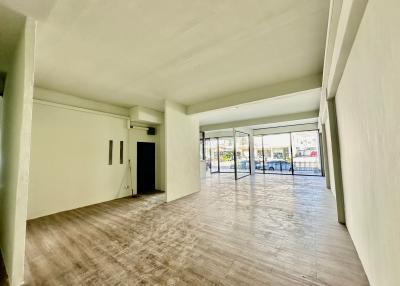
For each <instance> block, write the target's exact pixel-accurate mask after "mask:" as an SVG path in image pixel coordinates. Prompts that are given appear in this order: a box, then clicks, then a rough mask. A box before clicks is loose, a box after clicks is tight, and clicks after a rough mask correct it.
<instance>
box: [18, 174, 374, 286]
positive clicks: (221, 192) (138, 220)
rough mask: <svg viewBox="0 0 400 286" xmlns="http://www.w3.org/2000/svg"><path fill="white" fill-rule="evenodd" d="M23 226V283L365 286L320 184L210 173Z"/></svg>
mask: <svg viewBox="0 0 400 286" xmlns="http://www.w3.org/2000/svg"><path fill="white" fill-rule="evenodd" d="M163 196H164V195H163V194H157V195H153V196H144V197H140V198H136V199H132V198H123V199H118V200H114V201H111V202H106V203H102V204H98V205H93V206H89V207H85V208H81V209H76V210H72V211H67V212H63V213H59V214H55V215H51V216H47V217H43V218H39V219H35V220H32V221H29V222H28V227H27V244H26V263H25V264H26V274H25V280H26V284H28V285H274V286H275V285H285V286H286V285H340V286H345V285H349V286H358V285H368V281H367V278H366V276H365V273H364V271H363V268H362V266H361V263H360V260H359V258H358V256H357V253H356V251H355V249H354V246H353V244H352V241H351V239H350V236H349V234H348V232H347V230H346V228H345V227H344V226H342V225H340V224H338V223H337V222H336V208H335V201H334V197H333V196H332V194H331V193H330V192H329V191H327V190H326V189H325V188H324V181H323V178H320V177H302V176H295V177H292V176H277V175H256V176H252V177H246V178H243V179H241V180H239V181H237V182H235V181H234V180H233V178H232V175H229V174H226V175H212V176H211V177H209V178H207V179H206V180H204V182H203V184H202V191H201V192H200V193H197V194H194V195H191V196H188V197H186V198H183V199H180V200H178V201H175V202H172V203H169V204H166V203H164V202H163V200H164V197H163Z"/></svg>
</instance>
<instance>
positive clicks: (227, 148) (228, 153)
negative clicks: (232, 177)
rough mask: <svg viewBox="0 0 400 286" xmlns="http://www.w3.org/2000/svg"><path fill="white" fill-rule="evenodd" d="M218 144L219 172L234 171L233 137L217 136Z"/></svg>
mask: <svg viewBox="0 0 400 286" xmlns="http://www.w3.org/2000/svg"><path fill="white" fill-rule="evenodd" d="M218 146H219V172H220V173H234V172H235V161H234V156H233V152H234V140H233V137H220V138H218Z"/></svg>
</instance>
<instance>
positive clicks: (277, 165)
mask: <svg viewBox="0 0 400 286" xmlns="http://www.w3.org/2000/svg"><path fill="white" fill-rule="evenodd" d="M265 170H268V171H292V164H291V163H290V162H286V161H284V160H271V161H268V162H267V163H266V164H265Z"/></svg>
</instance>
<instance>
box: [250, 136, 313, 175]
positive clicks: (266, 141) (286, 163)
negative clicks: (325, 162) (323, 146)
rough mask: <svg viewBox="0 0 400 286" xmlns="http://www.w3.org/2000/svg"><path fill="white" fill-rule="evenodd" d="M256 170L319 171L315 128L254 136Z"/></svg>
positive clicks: (272, 171) (274, 172)
mask: <svg viewBox="0 0 400 286" xmlns="http://www.w3.org/2000/svg"><path fill="white" fill-rule="evenodd" d="M254 161H255V169H256V173H264V174H271V173H272V174H294V175H321V159H320V146H319V135H318V131H316V130H313V131H301V132H291V133H282V134H272V135H256V136H254Z"/></svg>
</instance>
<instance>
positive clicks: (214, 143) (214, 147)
mask: <svg viewBox="0 0 400 286" xmlns="http://www.w3.org/2000/svg"><path fill="white" fill-rule="evenodd" d="M210 165H211V173H215V172H218V139H217V138H211V139H210Z"/></svg>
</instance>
